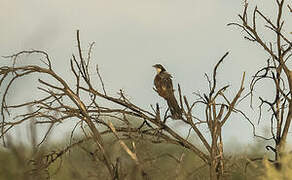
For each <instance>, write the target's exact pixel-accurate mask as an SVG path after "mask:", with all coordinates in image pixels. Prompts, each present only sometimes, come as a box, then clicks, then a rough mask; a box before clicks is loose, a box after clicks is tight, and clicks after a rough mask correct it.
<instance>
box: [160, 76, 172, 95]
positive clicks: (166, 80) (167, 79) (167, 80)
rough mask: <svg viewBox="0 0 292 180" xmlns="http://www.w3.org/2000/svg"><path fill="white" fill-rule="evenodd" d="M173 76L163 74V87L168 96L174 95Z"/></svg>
mask: <svg viewBox="0 0 292 180" xmlns="http://www.w3.org/2000/svg"><path fill="white" fill-rule="evenodd" d="M171 78H172V76H171V75H170V74H169V73H167V72H164V73H161V86H162V89H163V90H164V91H166V92H167V94H169V95H171V94H172V93H173V85H172V80H171Z"/></svg>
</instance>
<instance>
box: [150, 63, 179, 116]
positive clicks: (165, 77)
mask: <svg viewBox="0 0 292 180" xmlns="http://www.w3.org/2000/svg"><path fill="white" fill-rule="evenodd" d="M153 67H154V68H155V69H156V72H157V74H156V76H155V78H154V86H155V88H156V89H154V90H155V91H156V92H157V93H158V95H159V96H161V97H163V98H164V99H165V100H166V102H167V105H168V107H169V109H170V112H171V115H172V116H171V117H172V118H173V119H181V118H182V110H181V108H180V107H179V105H178V103H177V100H176V98H175V96H174V90H173V85H172V79H171V78H172V76H171V75H170V74H169V73H168V72H167V71H166V69H165V68H164V67H163V66H162V65H161V64H155V65H153Z"/></svg>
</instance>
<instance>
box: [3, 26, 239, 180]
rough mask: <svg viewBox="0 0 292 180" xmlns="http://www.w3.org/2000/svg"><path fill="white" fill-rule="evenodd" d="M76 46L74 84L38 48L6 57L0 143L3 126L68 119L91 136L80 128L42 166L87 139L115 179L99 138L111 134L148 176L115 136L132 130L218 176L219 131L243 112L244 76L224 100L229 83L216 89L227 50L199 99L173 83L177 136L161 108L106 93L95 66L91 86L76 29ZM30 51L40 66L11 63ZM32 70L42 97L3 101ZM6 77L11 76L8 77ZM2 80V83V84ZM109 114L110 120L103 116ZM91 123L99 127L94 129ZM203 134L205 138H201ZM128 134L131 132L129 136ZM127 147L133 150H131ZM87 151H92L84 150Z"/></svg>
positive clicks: (220, 167)
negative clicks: (183, 129)
mask: <svg viewBox="0 0 292 180" xmlns="http://www.w3.org/2000/svg"><path fill="white" fill-rule="evenodd" d="M77 45H78V56H75V55H72V58H71V60H70V68H71V73H72V77H73V79H74V81H75V85H74V86H70V85H69V83H68V82H66V81H65V80H64V78H63V77H62V76H61V75H59V74H58V73H57V72H55V70H54V69H53V66H52V61H51V59H50V57H49V55H48V54H47V53H46V52H44V51H39V50H31V51H21V52H19V53H16V54H13V55H11V56H7V57H6V58H11V59H12V60H13V64H12V65H11V66H3V67H1V68H0V75H1V79H0V87H1V88H3V89H4V91H2V92H3V95H2V103H1V116H2V122H1V124H0V128H1V135H0V138H1V139H2V141H3V144H4V145H5V135H6V134H7V133H8V132H9V130H11V129H12V128H14V127H15V126H18V125H20V124H22V123H24V122H26V121H31V119H34V121H35V123H36V124H49V126H50V127H54V126H56V125H57V124H59V123H62V122H64V121H73V122H75V123H76V126H75V127H80V128H81V129H82V130H84V127H88V128H89V129H90V133H91V134H90V135H88V133H87V132H86V131H85V130H84V131H83V132H84V135H85V138H84V139H82V140H80V141H78V142H74V143H72V144H71V145H70V146H68V147H67V148H65V149H64V150H62V151H60V152H54V153H53V154H49V155H47V156H45V158H46V164H45V165H44V166H43V167H44V168H46V167H48V166H49V165H50V164H52V163H54V162H55V160H56V159H57V158H59V157H60V156H62V155H63V154H65V153H66V152H68V150H69V149H70V148H73V147H75V146H76V145H78V144H82V143H83V142H85V141H86V140H88V139H93V141H94V142H95V144H96V149H97V152H98V153H99V154H100V155H98V156H96V159H97V160H98V161H99V162H102V163H103V164H104V167H105V168H106V169H107V171H108V174H109V176H110V179H119V171H118V169H119V162H118V160H116V161H115V160H112V159H111V154H109V153H108V152H107V151H106V150H105V144H104V140H103V135H104V134H109V133H111V134H113V135H114V136H115V137H116V138H117V139H118V141H119V143H120V145H121V147H122V149H123V150H125V151H126V153H127V154H128V155H129V156H130V158H131V159H132V160H133V161H134V162H135V164H136V165H137V169H138V170H139V174H140V177H141V178H142V179H148V178H149V176H148V174H147V172H145V170H144V169H143V159H139V155H137V154H136V153H135V151H134V150H135V146H134V144H133V147H132V148H130V147H128V146H127V145H126V143H125V142H124V141H123V140H122V139H121V133H123V134H125V133H128V134H131V133H138V134H140V135H144V136H147V137H150V138H152V139H151V141H153V142H155V143H158V142H159V143H170V144H176V145H178V146H182V147H184V148H186V149H189V150H191V151H192V152H193V153H194V154H195V155H196V156H198V157H199V158H200V159H201V160H202V161H203V162H204V163H205V164H206V165H208V166H209V169H210V178H211V179H222V178H223V176H224V173H225V170H224V162H225V161H224V155H223V139H222V135H221V132H222V128H223V126H224V124H225V123H226V122H227V120H228V119H229V117H230V115H231V114H232V113H239V114H241V115H244V114H243V113H242V112H241V111H240V110H238V109H236V105H237V103H238V102H239V99H240V96H241V94H242V92H243V90H244V87H243V84H244V74H243V77H242V81H241V86H240V87H239V89H238V91H237V93H236V95H235V96H234V97H232V98H230V97H229V96H228V95H225V92H226V91H227V89H228V87H229V86H228V85H226V86H224V87H219V88H218V83H217V79H216V77H217V69H218V67H219V66H220V65H221V64H222V62H223V60H224V59H225V58H226V56H227V55H228V52H227V53H226V54H225V55H224V56H223V57H222V58H221V59H220V60H219V62H218V63H217V64H216V66H215V67H214V69H213V73H212V77H211V78H209V76H208V75H206V77H207V81H208V84H209V91H208V92H207V93H203V95H201V94H196V95H197V96H198V97H199V99H198V100H196V101H194V102H191V103H190V102H189V100H188V99H187V97H186V96H183V95H182V90H181V88H180V86H178V92H179V102H180V103H179V104H180V107H181V109H182V111H183V117H182V118H181V119H180V120H179V121H181V122H182V123H184V124H185V126H188V127H189V128H190V129H189V134H188V136H187V137H183V136H182V135H180V134H179V133H178V132H176V131H175V129H173V128H170V127H169V126H168V125H167V123H166V121H167V119H168V118H169V116H168V115H167V111H166V112H165V113H162V112H161V111H162V110H161V108H160V107H159V104H158V103H157V104H156V106H155V107H153V106H151V107H152V110H146V109H143V108H141V107H139V106H138V105H136V104H134V103H132V102H131V101H130V100H129V99H128V98H127V97H126V96H125V95H124V93H123V91H122V90H120V92H119V95H118V96H110V95H109V94H108V93H107V91H106V88H105V86H104V82H103V79H102V76H101V75H100V73H99V69H98V67H97V66H96V71H95V74H96V75H97V77H98V79H99V81H98V83H99V85H100V87H97V86H95V85H94V82H96V79H93V78H92V73H90V70H89V67H90V65H91V64H90V62H91V57H90V54H91V51H92V46H93V43H92V44H91V45H90V48H89V52H88V55H87V57H85V56H84V54H83V51H82V48H81V42H80V38H79V31H77ZM31 54H39V55H41V56H42V58H43V60H42V62H43V63H44V64H43V65H42V66H37V65H25V66H17V61H19V60H20V57H21V56H23V55H31ZM37 74H44V75H47V77H48V78H49V79H50V82H47V81H45V80H42V79H38V89H39V90H40V91H41V92H44V94H46V95H45V96H44V97H42V98H40V99H33V100H32V101H29V102H23V103H21V104H16V105H9V104H7V95H8V93H9V92H10V91H11V86H12V84H13V83H15V80H18V79H21V78H22V77H24V76H28V75H32V76H33V75H35V76H36V75H37ZM9 76H10V77H12V78H11V79H9V78H8V77H9ZM4 81H6V82H7V83H6V84H4ZM99 89H100V90H99ZM150 89H151V88H150ZM35 98H37V97H35ZM105 101H107V102H111V103H112V104H113V105H114V106H105V105H104V104H105V103H103V102H105ZM23 107H32V108H31V109H32V111H31V112H28V113H25V114H22V115H19V116H16V117H14V119H13V120H9V119H7V115H8V114H10V112H11V111H12V110H16V109H19V108H23ZM198 107H203V109H204V110H205V116H204V117H203V118H198V117H195V115H194V114H195V111H196V110H199V109H202V108H198ZM130 117H134V118H135V122H133V121H132V120H133V118H130ZM109 118H110V122H109V121H108V120H107V119H109ZM137 121H138V122H139V123H141V124H143V125H145V126H144V127H143V128H141V127H136V126H135V124H136V123H137ZM115 122H118V123H115ZM203 125H205V127H207V128H208V130H209V134H205V133H203V132H202V130H201V129H200V128H199V126H200V127H201V126H203ZM97 126H99V127H101V128H97ZM51 129H52V128H49V130H48V132H47V134H48V133H49V131H50V130H51ZM74 130H75V128H74V129H73V130H72V134H73V132H74ZM191 132H194V133H195V134H196V135H197V136H198V138H199V140H200V142H201V143H202V144H203V147H204V148H205V149H203V150H202V149H200V148H198V146H197V145H195V144H193V143H192V142H191V141H190V140H189V139H188V137H189V135H190V134H191ZM47 134H46V136H44V138H43V140H42V141H41V143H42V142H43V141H44V140H45V139H46V138H47ZM207 136H209V137H210V138H207ZM128 137H131V136H130V135H129V136H128ZM207 139H211V142H208V140H207ZM130 140H131V139H130ZM133 148H134V150H131V149H133ZM89 154H91V155H94V154H92V153H90V152H89ZM180 159H181V160H179V162H181V161H182V158H180Z"/></svg>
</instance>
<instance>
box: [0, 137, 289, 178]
mask: <svg viewBox="0 0 292 180" xmlns="http://www.w3.org/2000/svg"><path fill="white" fill-rule="evenodd" d="M133 137H134V135H133ZM124 141H125V142H126V144H127V146H128V147H130V148H131V150H133V148H132V143H133V142H134V143H135V145H136V153H137V155H138V158H139V159H140V160H141V164H142V166H143V168H144V170H145V172H146V173H148V174H149V177H150V179H159V180H160V179H162V180H163V179H180V180H184V179H209V169H208V166H207V165H206V164H204V162H202V161H201V160H200V159H199V158H198V157H197V156H196V155H195V154H194V153H192V152H191V151H188V150H186V149H184V148H182V147H180V146H177V145H172V144H163V143H158V144H153V143H152V142H149V140H145V139H143V138H141V137H136V138H132V139H130V140H124ZM65 142H66V143H65ZM67 142H68V141H64V143H58V144H46V145H44V146H43V147H42V148H41V149H40V150H38V151H36V152H34V151H33V150H32V149H29V148H28V147H23V146H20V145H18V146H10V147H9V149H8V150H2V151H0V161H1V162H5V163H1V164H0V180H7V179H13V180H18V179H20V180H21V179H29V180H39V179H47V178H48V177H51V179H54V180H74V179H76V180H77V179H78V180H79V179H81V180H82V179H84V180H85V179H86V180H87V179H89V180H91V179H109V178H110V176H109V174H108V172H107V169H106V167H105V166H104V164H103V163H102V162H100V161H99V160H98V157H100V154H99V152H96V151H95V145H94V143H93V141H92V140H91V139H89V140H87V141H84V142H83V143H80V144H78V145H76V146H74V147H73V148H71V149H70V150H69V151H67V152H66V153H64V154H62V156H60V157H59V158H57V160H55V161H54V162H53V163H52V164H51V165H50V166H49V167H48V168H45V167H44V166H43V165H44V164H45V160H46V158H45V157H49V156H46V155H48V154H52V152H54V153H58V152H61V151H62V150H63V149H65V148H66V147H67V146H68V143H67ZM105 144H106V150H107V152H108V153H109V155H110V158H111V160H112V161H113V162H118V163H119V169H118V171H119V174H120V179H139V178H138V177H137V167H136V166H135V163H134V162H133V160H132V159H131V158H130V157H129V156H128V154H127V153H126V152H125V151H124V150H123V149H122V148H121V146H120V144H119V143H118V141H116V139H114V138H113V137H111V136H106V138H105ZM249 148H252V149H257V150H259V151H260V149H259V148H258V146H257V145H255V146H254V147H249ZM249 152H250V151H249ZM249 152H248V153H249ZM248 153H246V154H244V153H239V154H234V155H232V156H231V155H230V154H226V155H225V158H226V166H225V176H224V179H232V180H233V179H234V180H241V179H285V178H286V179H287V178H288V179H289V178H290V179H291V174H292V168H291V167H292V165H291V159H292V157H291V156H287V157H286V158H284V159H283V160H282V161H281V163H282V166H281V167H282V168H281V170H280V171H279V170H278V169H276V168H275V167H274V165H272V164H271V163H269V162H268V161H264V162H263V161H250V159H252V158H254V157H262V156H263V154H261V153H260V152H259V153H257V152H253V154H248ZM30 160H33V161H30ZM247 162H249V164H248V166H246V165H247Z"/></svg>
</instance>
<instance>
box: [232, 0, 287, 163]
mask: <svg viewBox="0 0 292 180" xmlns="http://www.w3.org/2000/svg"><path fill="white" fill-rule="evenodd" d="M274 3H276V5H277V9H276V10H275V12H276V14H275V20H272V17H269V15H267V14H265V13H264V12H263V11H261V10H259V9H258V8H257V7H255V8H254V9H253V11H252V12H250V13H249V11H248V9H249V8H248V2H247V1H245V5H244V10H243V13H242V14H240V15H238V16H239V18H240V22H239V23H230V24H229V25H235V26H237V27H240V28H241V29H242V30H243V31H244V32H245V34H246V35H245V36H244V38H245V39H247V40H248V41H250V42H252V43H256V44H258V45H259V46H260V47H261V48H262V49H263V51H265V52H266V53H267V55H268V56H269V58H268V60H267V61H266V65H264V66H263V67H262V68H261V69H259V70H258V71H257V72H256V73H255V75H254V76H253V79H252V81H251V83H250V95H251V106H252V104H253V102H252V98H254V96H255V95H254V90H255V88H256V85H257V84H258V83H259V82H262V81H263V82H265V83H266V84H267V83H270V82H272V84H273V91H272V92H274V94H273V95H274V97H273V100H268V98H266V97H263V96H262V95H260V96H259V97H258V98H259V101H260V105H259V111H260V115H259V119H258V124H260V121H261V120H265V121H269V122H270V135H271V136H270V137H265V138H264V139H266V140H269V139H273V141H274V143H275V144H274V145H272V146H267V147H266V149H267V150H272V151H273V152H274V154H275V158H274V161H278V160H279V158H280V157H281V154H282V152H283V151H284V150H285V144H286V140H287V135H288V132H289V128H290V124H291V118H292V102H291V92H292V71H291V68H290V67H289V65H288V64H289V60H291V56H292V51H291V48H292V47H291V46H292V43H291V35H289V33H288V32H287V31H290V30H287V31H285V30H284V29H283V27H285V26H284V24H285V21H284V18H283V16H284V14H285V13H288V14H289V13H290V14H291V8H290V6H289V5H288V4H285V0H275V1H274ZM286 7H288V8H286ZM289 9H290V10H289ZM289 11H290V12H289ZM249 14H251V15H252V16H251V19H249V18H248V17H249ZM272 15H273V14H272ZM260 21H263V22H264V23H265V25H264V28H266V29H268V30H269V31H270V32H271V33H272V34H273V36H274V39H275V41H269V40H268V37H267V36H266V35H263V33H262V31H261V30H260V29H263V28H261V27H260V25H259V22H260ZM286 23H287V21H286ZM290 64H291V63H290ZM264 107H267V108H268V109H269V110H270V111H269V114H270V118H269V119H266V118H267V117H268V116H267V114H265V116H263V115H262V114H263V108H264ZM263 118H265V119H263Z"/></svg>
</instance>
